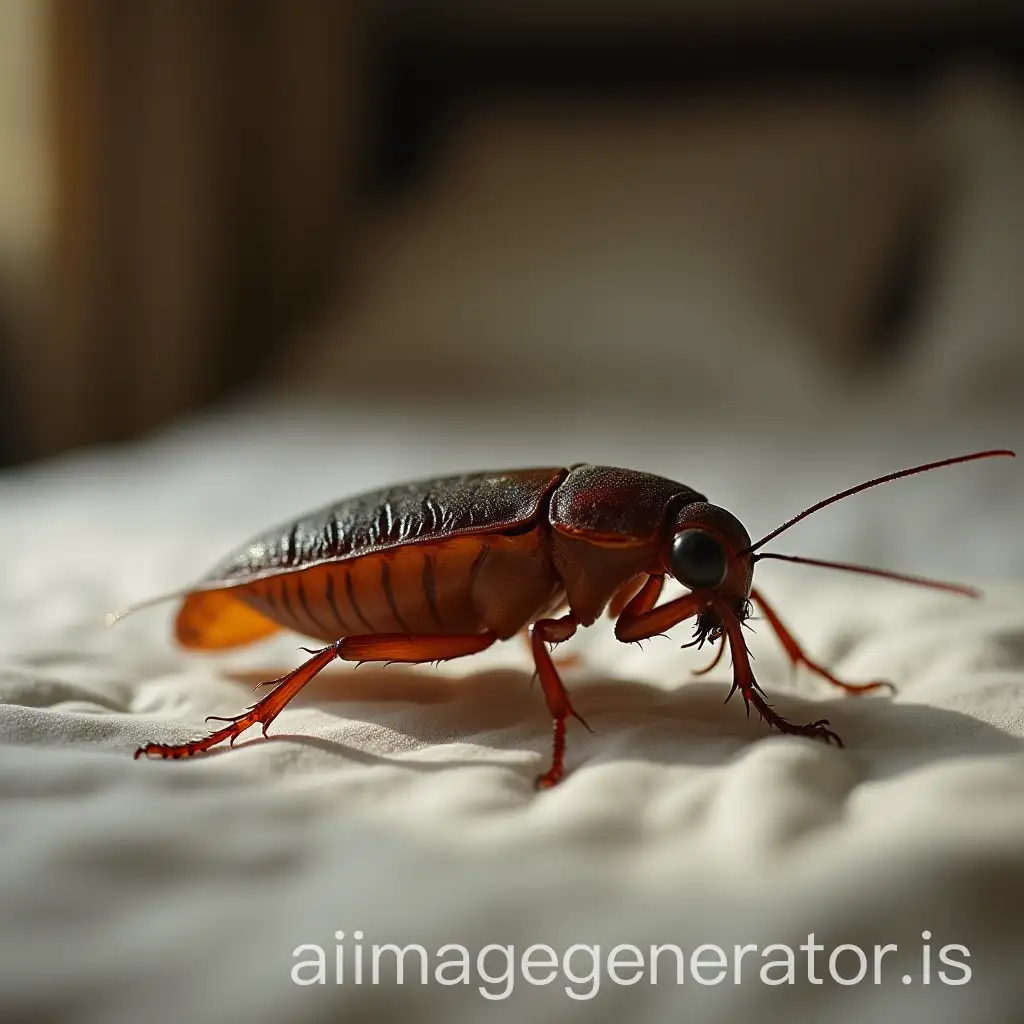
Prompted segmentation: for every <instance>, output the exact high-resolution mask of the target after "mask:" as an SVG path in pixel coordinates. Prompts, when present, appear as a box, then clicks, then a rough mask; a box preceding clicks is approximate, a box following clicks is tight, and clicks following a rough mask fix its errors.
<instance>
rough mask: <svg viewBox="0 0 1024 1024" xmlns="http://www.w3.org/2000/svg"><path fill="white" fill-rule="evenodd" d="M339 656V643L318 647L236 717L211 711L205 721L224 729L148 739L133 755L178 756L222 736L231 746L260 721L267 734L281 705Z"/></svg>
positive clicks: (197, 750)
mask: <svg viewBox="0 0 1024 1024" xmlns="http://www.w3.org/2000/svg"><path fill="white" fill-rule="evenodd" d="M337 656H338V646H337V645H336V644H331V645H330V646H329V647H325V648H324V649H323V650H320V651H317V652H316V653H315V654H314V655H313V657H312V658H310V659H309V660H308V661H305V662H303V663H302V664H301V665H300V666H299V667H298V668H297V669H295V670H294V671H292V672H289V673H288V674H287V675H286V676H282V677H281V678H280V679H278V680H277V681H276V683H275V685H274V689H273V690H271V692H270V693H268V694H267V695H266V697H264V698H263V699H262V700H259V701H257V702H256V703H255V704H253V705H252V706H251V707H250V708H248V709H247V710H246V711H244V712H243V713H242V714H240V715H238V716H236V717H235V718H218V717H217V716H215V715H210V717H209V718H207V721H208V722H209V721H219V722H227V723H229V724H228V725H226V726H225V727H224V728H223V729H218V730H217V731H216V732H213V733H210V735H209V736H205V737H203V739H200V740H192V741H191V742H189V743H182V744H178V745H173V744H166V743H147V744H146V745H145V746H142V747H139V749H138V750H136V751H135V757H136V758H139V757H162V758H180V757H192V756H193V755H194V754H199V753H201V752H202V751H204V750H209V749H210V748H211V747H215V746H216V745H217V744H218V743H223V742H224V740H229V741H230V744H231V745H232V746H233V745H234V742H235V739H236V738H237V737H238V736H240V735H241V734H242V733H243V732H245V730H246V729H248V728H250V727H251V726H253V725H256V723H257V722H259V723H260V724H261V725H262V726H263V735H264V736H266V735H267V729H268V728H269V726H270V723H271V722H273V720H274V719H275V718H277V716H278V715H279V714H280V713H281V711H282V710H283V709H284V706H285V705H286V704H287V703H288V702H289V701H290V700H291V699H292V698H293V697H294V696H295V695H296V694H297V693H298V692H299V690H301V689H302V687H303V686H305V685H306V683H308V682H309V681H310V679H312V678H313V677H314V676H315V675H316V674H317V673H318V672H320V671H321V670H322V669H324V668H326V666H327V665H329V664H330V663H331V662H332V661H333V660H334V659H335V658H336V657H337Z"/></svg>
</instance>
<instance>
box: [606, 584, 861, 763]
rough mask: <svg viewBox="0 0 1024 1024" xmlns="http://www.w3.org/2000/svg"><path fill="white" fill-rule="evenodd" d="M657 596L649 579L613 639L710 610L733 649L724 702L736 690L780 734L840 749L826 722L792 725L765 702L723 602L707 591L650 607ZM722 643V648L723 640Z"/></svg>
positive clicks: (658, 629) (638, 635)
mask: <svg viewBox="0 0 1024 1024" xmlns="http://www.w3.org/2000/svg"><path fill="white" fill-rule="evenodd" d="M656 581H657V582H656ZM660 592H661V587H660V580H658V578H657V577H654V576H652V577H651V578H650V579H649V580H648V581H647V583H646V584H645V585H644V587H643V589H641V591H640V592H639V593H638V594H637V595H636V597H634V598H633V600H632V601H630V603H629V604H628V605H627V606H626V607H625V609H624V610H623V612H622V614H621V615H620V616H619V618H618V621H617V622H616V623H615V635H616V637H618V639H619V640H621V641H622V642H623V643H632V642H633V641H635V640H644V639H646V638H648V637H652V636H657V635H658V634H659V633H663V632H664V631H665V630H666V629H671V628H672V627H673V626H675V625H677V624H678V623H680V622H682V621H683V620H684V619H688V618H690V616H691V615H698V614H700V613H701V612H702V611H704V610H706V609H713V610H714V611H715V612H716V613H717V615H718V617H719V619H720V620H721V624H722V629H723V631H724V632H725V634H726V636H727V637H728V638H729V646H730V648H731V649H732V660H733V684H732V689H730V690H729V695H728V696H727V697H726V698H725V699H726V701H728V700H729V697H731V696H732V695H733V694H734V693H735V692H736V691H737V690H739V691H740V693H741V695H742V696H743V702H744V703H745V704H746V706H747V711H748V713H749V710H750V705H751V704H753V705H754V707H755V708H756V709H757V712H758V714H759V715H760V716H761V718H762V719H763V720H764V721H765V722H767V723H768V725H770V726H773V727H774V728H776V729H778V730H779V731H780V732H784V733H792V734H794V735H799V736H810V737H813V738H814V739H820V740H824V741H825V742H826V743H829V742H831V741H832V740H835V742H836V744H837V745H838V746H840V747H841V746H842V745H843V742H842V740H840V738H839V737H838V736H837V735H836V734H835V733H834V732H833V731H832V730H831V729H830V728H829V727H828V725H829V722H828V719H827V718H823V719H820V720H819V721H817V722H808V723H807V724H806V725H794V724H793V723H792V722H787V721H786V719H784V718H783V717H782V716H781V715H779V714H777V713H776V712H775V710H774V709H773V708H772V706H771V705H770V704H769V703H768V702H767V701H766V700H765V699H764V695H763V692H762V690H761V688H760V686H758V684H757V680H756V679H755V678H754V673H753V671H752V669H751V668H750V659H749V657H748V655H747V647H746V644H745V643H744V641H743V631H742V629H741V627H740V620H739V619H738V618H736V615H735V614H734V613H733V610H732V609H731V608H730V607H729V606H728V605H727V604H726V603H725V602H724V601H722V600H721V599H720V598H719V597H717V596H716V595H715V594H714V593H712V592H710V591H706V590H705V591H700V590H696V591H693V592H691V593H689V594H684V595H683V596H682V597H677V598H676V599H675V600H673V601H667V602H666V603H665V604H663V605H659V606H657V607H652V606H653V604H654V602H655V601H657V599H658V595H659V594H660ZM722 642H723V645H724V642H725V641H724V639H723V641H722Z"/></svg>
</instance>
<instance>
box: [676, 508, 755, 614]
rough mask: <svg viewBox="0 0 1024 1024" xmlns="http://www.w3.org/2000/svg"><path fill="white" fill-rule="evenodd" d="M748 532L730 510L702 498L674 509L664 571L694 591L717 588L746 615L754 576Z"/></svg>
mask: <svg viewBox="0 0 1024 1024" xmlns="http://www.w3.org/2000/svg"><path fill="white" fill-rule="evenodd" d="M749 547H750V535H749V534H748V533H747V531H746V530H745V529H744V527H743V524H742V523H741V522H740V521H739V520H738V519H737V518H736V517H735V516H734V515H733V514H732V513H731V512H728V511H726V509H724V508H719V507H718V506H717V505H709V504H708V503H707V502H704V501H695V502H691V503H690V504H688V505H683V506H682V507H681V508H679V509H678V510H676V512H675V513H674V515H673V516H672V517H671V518H670V520H669V523H668V530H667V536H666V538H665V542H664V546H663V550H662V561H663V563H664V568H665V571H666V572H668V573H669V574H670V575H671V576H674V577H675V578H676V579H677V580H678V581H679V582H680V583H682V584H683V586H684V587H689V588H690V590H713V591H714V592H715V593H716V594H718V596H719V597H721V598H723V599H724V600H725V601H726V602H727V603H728V604H729V606H730V607H731V608H732V609H733V610H734V611H735V613H736V615H737V616H738V617H739V618H741V619H742V618H743V617H744V614H745V612H746V608H747V598H748V597H749V596H750V586H751V582H752V580H753V577H754V559H753V558H752V557H751V556H750V554H749V552H748V551H747V549H748V548H749Z"/></svg>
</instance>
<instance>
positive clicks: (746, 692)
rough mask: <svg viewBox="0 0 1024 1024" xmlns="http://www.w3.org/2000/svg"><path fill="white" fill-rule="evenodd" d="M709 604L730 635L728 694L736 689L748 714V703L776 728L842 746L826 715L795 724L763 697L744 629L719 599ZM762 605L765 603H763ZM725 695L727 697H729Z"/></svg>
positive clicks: (766, 721) (762, 718)
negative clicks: (730, 668)
mask: <svg viewBox="0 0 1024 1024" xmlns="http://www.w3.org/2000/svg"><path fill="white" fill-rule="evenodd" d="M711 604H712V607H713V608H714V609H715V611H716V612H717V613H718V614H719V616H720V617H721V620H722V628H723V629H724V630H725V633H726V636H728V638H729V646H730V648H731V649H732V665H733V683H732V689H731V690H730V691H729V697H731V696H732V695H733V694H734V693H735V692H736V691H737V690H739V692H740V696H741V697H742V698H743V703H744V704H745V705H746V707H747V714H748V715H749V714H750V706H751V705H753V706H754V710H756V711H757V713H758V714H759V715H760V716H761V720H762V721H764V722H765V723H767V724H768V725H769V726H771V727H772V728H774V729H778V730H779V732H784V733H788V734H789V735H793V736H808V737H810V738H811V739H816V740H823V741H824V742H825V743H832V742H834V743H835V744H836V746H837V747H841V746H843V741H842V740H841V739H840V738H839V736H838V735H836V733H835V732H833V730H832V729H831V728H829V721H828V719H827V718H820V719H818V721H816V722H807V723H806V724H805V725H794V724H793V723H792V722H788V721H786V719H785V718H783V717H782V716H781V715H780V714H778V712H776V711H775V709H774V708H773V707H772V706H771V705H770V704H769V703H768V701H767V700H765V698H764V695H763V692H762V691H761V688H760V687H759V686H758V684H757V680H756V679H755V678H754V673H753V670H752V669H751V667H750V659H749V657H748V656H747V647H746V644H745V643H744V642H743V632H742V630H741V628H740V621H739V619H737V618H736V616H735V615H734V614H733V612H732V609H731V608H729V606H728V605H727V604H726V603H725V602H724V601H722V600H721V599H718V598H714V599H712V602H711ZM762 607H764V606H763V605H762ZM723 642H724V641H723ZM729 697H726V698H725V699H726V701H728V700H729Z"/></svg>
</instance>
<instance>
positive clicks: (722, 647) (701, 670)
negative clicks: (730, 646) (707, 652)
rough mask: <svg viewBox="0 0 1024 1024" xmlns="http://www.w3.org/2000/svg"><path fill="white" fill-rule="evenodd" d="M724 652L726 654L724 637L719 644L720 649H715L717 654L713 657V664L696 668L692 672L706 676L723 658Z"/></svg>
mask: <svg viewBox="0 0 1024 1024" xmlns="http://www.w3.org/2000/svg"><path fill="white" fill-rule="evenodd" d="M723 654H725V638H724V637H723V639H722V640H721V642H720V643H719V645H718V650H717V651H715V656H714V657H713V658H712V659H711V664H710V665H705V666H704V667H703V668H698V669H694V671H693V673H692V674H693V675H695V676H706V675H707V674H708V673H709V672H710V671H711V670H712V669H713V668H714V667H715V666H716V665H717V664H718V663H719V662H720V661H721V660H722V655H723Z"/></svg>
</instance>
